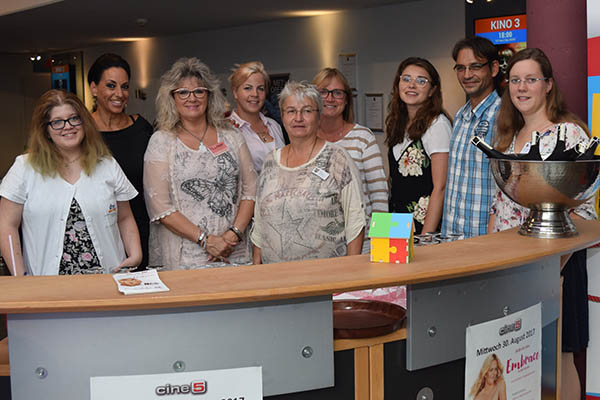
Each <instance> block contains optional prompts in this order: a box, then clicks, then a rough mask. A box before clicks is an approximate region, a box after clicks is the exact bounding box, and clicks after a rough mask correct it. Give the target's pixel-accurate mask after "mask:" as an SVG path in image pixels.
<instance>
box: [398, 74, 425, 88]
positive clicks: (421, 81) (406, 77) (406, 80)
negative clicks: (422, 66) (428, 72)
mask: <svg viewBox="0 0 600 400" xmlns="http://www.w3.org/2000/svg"><path fill="white" fill-rule="evenodd" d="M412 81H415V83H416V84H417V85H419V86H425V85H427V83H428V82H429V79H427V78H425V77H423V76H417V77H415V78H413V77H412V76H410V75H402V76H401V77H400V82H402V83H405V84H407V85H410V83H411V82H412Z"/></svg>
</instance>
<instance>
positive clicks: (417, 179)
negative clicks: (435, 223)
mask: <svg viewBox="0 0 600 400" xmlns="http://www.w3.org/2000/svg"><path fill="white" fill-rule="evenodd" d="M388 161H389V165H390V178H391V188H390V192H391V196H390V203H389V206H390V212H395V213H412V214H413V217H414V222H415V232H416V233H417V234H418V233H420V232H421V230H422V229H423V223H424V222H425V215H427V206H428V204H429V196H430V195H431V192H432V191H433V178H432V176H431V158H430V157H429V156H428V155H427V152H425V148H424V147H423V143H422V142H421V139H418V140H416V141H413V142H411V143H410V144H409V145H408V147H406V149H405V150H404V151H403V152H402V155H401V156H400V159H399V160H396V158H395V157H394V151H393V147H391V148H390V149H389V150H388ZM438 230H439V227H438Z"/></svg>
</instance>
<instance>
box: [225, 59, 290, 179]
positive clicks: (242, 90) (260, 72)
mask: <svg viewBox="0 0 600 400" xmlns="http://www.w3.org/2000/svg"><path fill="white" fill-rule="evenodd" d="M236 67H237V68H236V69H234V70H233V73H232V74H231V75H230V76H229V81H230V82H231V91H232V92H233V97H234V98H235V102H236V108H235V110H234V111H233V112H232V113H231V116H230V121H231V124H232V125H233V126H234V127H235V128H236V129H237V130H239V131H240V133H241V134H242V136H243V137H244V139H245V140H246V144H247V145H248V150H249V151H250V155H251V156H252V161H253V163H254V168H255V169H256V172H257V173H260V171H261V170H262V165H263V161H264V160H265V156H266V155H267V154H269V153H270V152H272V151H273V150H276V149H280V148H282V147H283V146H285V142H284V140H283V132H282V131H281V126H279V124H278V123H277V122H276V121H275V120H274V119H271V118H268V117H266V116H264V115H263V113H262V112H261V110H262V108H263V106H264V105H265V99H266V98H267V93H268V92H269V75H268V74H267V71H266V70H265V67H264V65H263V64H262V63H261V62H259V61H252V62H249V63H246V64H242V65H237V66H236Z"/></svg>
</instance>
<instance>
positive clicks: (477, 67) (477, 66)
mask: <svg viewBox="0 0 600 400" xmlns="http://www.w3.org/2000/svg"><path fill="white" fill-rule="evenodd" d="M489 63H490V62H489V61H486V62H484V63H473V64H471V65H462V64H456V65H455V66H454V70H455V71H456V72H465V71H466V70H469V71H471V72H477V71H481V68H483V67H485V66H486V65H488V64H489Z"/></svg>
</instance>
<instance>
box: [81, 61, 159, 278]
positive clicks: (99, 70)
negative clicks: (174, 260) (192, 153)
mask: <svg viewBox="0 0 600 400" xmlns="http://www.w3.org/2000/svg"><path fill="white" fill-rule="evenodd" d="M130 78H131V69H130V67H129V63H128V62H127V61H126V60H124V59H123V58H122V57H121V56H119V55H117V54H110V53H107V54H103V55H101V56H100V57H98V58H97V59H96V61H94V63H93V64H92V66H91V68H90V70H89V72H88V78H87V79H88V84H89V85H90V90H91V92H92V96H93V97H94V100H95V105H94V112H93V113H92V117H94V121H95V122H96V127H98V130H100V133H102V137H103V139H104V141H105V143H106V145H107V146H108V148H109V149H110V152H111V153H112V155H113V157H114V158H115V159H116V160H117V162H118V163H119V165H120V166H121V168H123V172H125V175H126V176H127V179H129V180H130V181H131V183H132V184H133V186H134V187H135V189H136V190H137V191H138V192H139V193H140V195H139V196H136V197H135V198H134V199H132V201H131V211H133V216H134V217H135V221H136V223H137V226H138V229H139V231H140V237H141V240H142V254H143V258H142V263H141V267H146V266H147V265H148V235H149V230H150V220H149V219H148V211H147V210H146V203H145V202H144V187H143V174H144V173H143V171H144V153H145V152H146V147H147V146H148V140H149V139H150V135H152V132H153V128H152V125H150V124H149V123H148V121H146V120H145V119H144V117H142V116H141V115H137V114H136V115H131V114H127V113H126V112H125V109H126V107H127V103H128V101H129V80H130Z"/></svg>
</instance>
